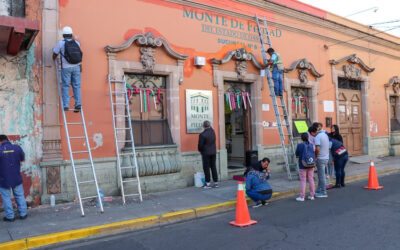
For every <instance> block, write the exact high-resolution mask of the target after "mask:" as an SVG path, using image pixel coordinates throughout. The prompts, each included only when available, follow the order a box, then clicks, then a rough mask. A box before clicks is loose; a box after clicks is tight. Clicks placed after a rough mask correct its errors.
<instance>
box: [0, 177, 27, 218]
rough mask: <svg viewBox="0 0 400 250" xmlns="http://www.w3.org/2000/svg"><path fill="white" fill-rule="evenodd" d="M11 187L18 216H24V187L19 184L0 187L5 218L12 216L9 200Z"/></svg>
mask: <svg viewBox="0 0 400 250" xmlns="http://www.w3.org/2000/svg"><path fill="white" fill-rule="evenodd" d="M11 189H12V191H13V193H14V198H15V201H16V202H17V206H18V213H19V216H25V215H26V213H27V206H26V201H25V196H24V188H23V186H22V184H20V185H18V186H16V187H14V188H2V187H0V194H1V198H2V199H3V207H4V212H5V214H6V218H7V219H13V218H14V209H13V206H12V202H11Z"/></svg>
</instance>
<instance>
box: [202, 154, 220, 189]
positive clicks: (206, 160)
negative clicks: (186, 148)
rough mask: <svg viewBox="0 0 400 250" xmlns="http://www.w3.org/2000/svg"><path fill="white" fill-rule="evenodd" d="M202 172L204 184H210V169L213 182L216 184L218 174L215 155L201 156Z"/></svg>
mask: <svg viewBox="0 0 400 250" xmlns="http://www.w3.org/2000/svg"><path fill="white" fill-rule="evenodd" d="M201 157H202V160H203V170H204V177H205V181H206V183H210V168H211V172H212V177H213V181H214V182H218V173H217V167H216V165H215V162H216V160H217V158H216V155H202V156H201Z"/></svg>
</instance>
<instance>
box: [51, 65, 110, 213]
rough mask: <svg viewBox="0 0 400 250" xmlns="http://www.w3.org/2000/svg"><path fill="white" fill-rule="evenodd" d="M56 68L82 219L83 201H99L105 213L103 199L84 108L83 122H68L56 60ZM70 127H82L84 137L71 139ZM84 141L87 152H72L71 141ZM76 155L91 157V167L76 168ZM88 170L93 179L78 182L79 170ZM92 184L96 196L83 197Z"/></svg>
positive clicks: (81, 113) (59, 71) (59, 70)
mask: <svg viewBox="0 0 400 250" xmlns="http://www.w3.org/2000/svg"><path fill="white" fill-rule="evenodd" d="M54 66H55V68H56V75H57V85H58V94H59V97H60V104H61V112H62V116H63V121H64V129H65V134H66V136H67V142H68V151H69V157H70V159H71V166H72V171H73V173H74V179H75V186H76V193H77V194H78V200H79V206H80V209H81V215H82V217H83V216H85V211H84V209H83V204H82V200H87V199H94V198H97V200H98V201H99V202H98V203H99V204H100V212H101V213H103V212H104V209H103V203H102V199H101V197H100V192H99V186H98V183H97V178H96V172H95V169H94V163H93V158H92V152H91V150H90V144H89V138H88V135H87V130H86V123H85V116H84V115H83V106H81V110H80V116H81V122H68V121H67V117H66V115H65V111H64V104H63V100H62V91H61V69H60V68H59V65H58V62H57V59H55V60H54ZM70 111H75V110H70ZM69 125H73V126H82V129H83V132H84V135H83V136H73V137H70V136H69V129H68V126H69ZM82 139H84V144H85V145H86V150H83V151H73V150H72V146H71V140H82ZM76 154H88V155H89V161H90V165H83V166H75V160H74V155H76ZM87 169H90V170H91V174H89V176H92V179H89V180H82V181H81V180H78V175H77V174H76V172H77V170H79V171H84V170H87ZM90 184H92V185H93V184H94V187H95V189H96V195H93V196H87V197H82V196H81V191H80V185H90Z"/></svg>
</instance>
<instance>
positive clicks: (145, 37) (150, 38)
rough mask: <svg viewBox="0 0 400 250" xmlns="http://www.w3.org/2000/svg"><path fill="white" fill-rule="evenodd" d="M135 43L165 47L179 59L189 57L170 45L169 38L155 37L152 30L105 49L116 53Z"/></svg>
mask: <svg viewBox="0 0 400 250" xmlns="http://www.w3.org/2000/svg"><path fill="white" fill-rule="evenodd" d="M133 43H136V44H137V45H138V46H140V47H147V48H149V47H150V48H157V47H164V49H165V50H166V51H167V53H168V54H169V55H170V56H171V57H173V58H175V59H177V60H178V59H179V60H186V59H187V58H188V57H189V55H184V54H181V53H179V52H177V51H175V50H174V49H172V48H171V46H170V45H169V43H168V42H167V40H165V39H164V38H162V37H155V36H154V34H153V33H152V32H151V31H149V32H147V33H146V34H135V35H133V36H131V37H130V38H129V39H128V41H126V42H125V43H124V44H122V45H119V46H111V45H107V46H106V47H104V49H105V51H106V52H107V53H116V52H120V51H123V50H126V49H128V48H129V47H130V46H132V44H133ZM141 52H142V51H141ZM146 53H148V51H146ZM142 54H143V52H142ZM153 54H154V53H153Z"/></svg>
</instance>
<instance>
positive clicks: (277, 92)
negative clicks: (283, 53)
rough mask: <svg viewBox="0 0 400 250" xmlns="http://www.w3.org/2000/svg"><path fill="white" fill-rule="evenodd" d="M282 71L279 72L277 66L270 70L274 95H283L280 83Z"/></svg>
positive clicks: (281, 83)
mask: <svg viewBox="0 0 400 250" xmlns="http://www.w3.org/2000/svg"><path fill="white" fill-rule="evenodd" d="M282 76H283V70H279V69H278V67H277V66H274V68H273V69H272V80H274V91H275V95H278V96H282V95H283V82H282Z"/></svg>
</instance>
